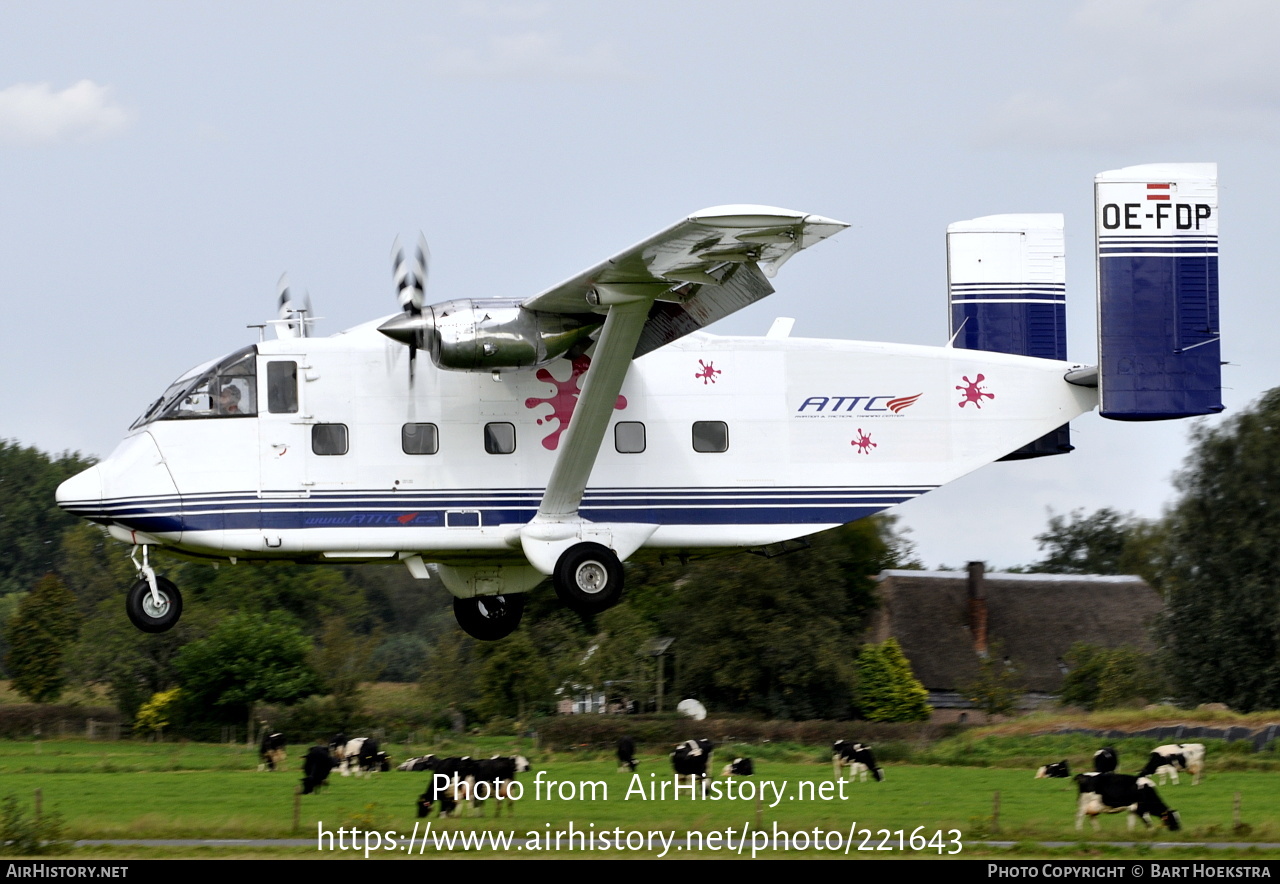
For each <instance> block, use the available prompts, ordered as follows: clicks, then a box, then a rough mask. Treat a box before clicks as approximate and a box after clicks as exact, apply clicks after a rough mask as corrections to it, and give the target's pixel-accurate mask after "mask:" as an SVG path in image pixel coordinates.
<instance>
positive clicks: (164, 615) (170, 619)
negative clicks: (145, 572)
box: [125, 577, 182, 632]
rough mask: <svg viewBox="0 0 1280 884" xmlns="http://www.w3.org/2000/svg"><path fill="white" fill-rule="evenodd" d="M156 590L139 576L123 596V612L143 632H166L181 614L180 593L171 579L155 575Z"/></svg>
mask: <svg viewBox="0 0 1280 884" xmlns="http://www.w3.org/2000/svg"><path fill="white" fill-rule="evenodd" d="M155 580H156V591H155V593H154V594H153V593H152V592H151V584H150V583H149V582H148V581H147V579H146V578H141V579H139V580H137V581H135V582H134V584H133V586H131V587H129V595H128V596H127V597H126V598H125V613H127V614H128V615H129V620H130V622H132V623H133V625H134V626H136V627H138V628H139V629H141V630H142V631H143V632H168V631H169V630H170V629H173V627H174V626H175V625H176V624H177V622H178V618H179V617H181V616H182V593H180V592H178V587H177V586H175V585H174V583H173V581H172V580H169V579H167V578H165V577H156V579H155Z"/></svg>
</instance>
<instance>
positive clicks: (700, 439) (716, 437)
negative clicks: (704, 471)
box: [693, 421, 729, 452]
mask: <svg viewBox="0 0 1280 884" xmlns="http://www.w3.org/2000/svg"><path fill="white" fill-rule="evenodd" d="M693 450H694V451H705V452H719V451H728V450H729V425H728V424H726V423H725V422H724V421H694V422H693Z"/></svg>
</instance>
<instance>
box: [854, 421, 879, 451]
mask: <svg viewBox="0 0 1280 884" xmlns="http://www.w3.org/2000/svg"><path fill="white" fill-rule="evenodd" d="M849 444H850V445H852V446H853V447H854V448H856V449H857V450H858V454H870V453H871V449H872V448H878V447H879V446H878V445H876V443H874V442H872V441H871V436H870V435H869V434H867V433H864V432H862V427H858V438H857V439H854V440H853V441H852V442H850V443H849Z"/></svg>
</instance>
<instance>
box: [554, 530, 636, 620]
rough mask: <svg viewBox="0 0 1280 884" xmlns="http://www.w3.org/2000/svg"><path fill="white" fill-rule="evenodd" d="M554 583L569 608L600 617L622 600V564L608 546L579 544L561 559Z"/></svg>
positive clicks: (567, 551)
mask: <svg viewBox="0 0 1280 884" xmlns="http://www.w3.org/2000/svg"><path fill="white" fill-rule="evenodd" d="M552 582H553V583H554V584H555V587H556V595H558V596H559V597H560V601H562V602H564V603H565V604H566V605H568V606H569V607H570V608H573V609H574V610H575V611H577V612H579V613H581V614H598V613H600V612H601V611H604V610H606V609H608V608H612V607H613V606H614V605H616V604H617V603H618V602H619V600H620V599H621V598H622V563H621V562H619V561H618V557H617V556H616V555H614V552H613V550H611V549H609V548H608V547H607V546H601V545H600V544H598V543H579V544H578V545H577V546H573V547H570V548H569V549H568V550H566V551H565V552H564V554H563V555H561V556H560V560H559V561H558V562H556V570H555V574H554V575H552Z"/></svg>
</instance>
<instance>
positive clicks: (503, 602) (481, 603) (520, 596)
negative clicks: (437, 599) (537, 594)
mask: <svg viewBox="0 0 1280 884" xmlns="http://www.w3.org/2000/svg"><path fill="white" fill-rule="evenodd" d="M453 616H454V617H455V618H456V619H457V621H458V625H459V626H461V627H462V629H463V631H464V632H465V633H467V635H469V636H471V637H472V638H478V639H480V640H481V641H485V642H492V641H497V640H498V639H500V638H506V637H507V636H509V635H511V633H513V632H515V631H516V627H517V626H519V625H520V618H521V617H523V616H524V593H513V594H511V595H478V596H472V597H471V598H468V599H459V598H455V599H454V600H453Z"/></svg>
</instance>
